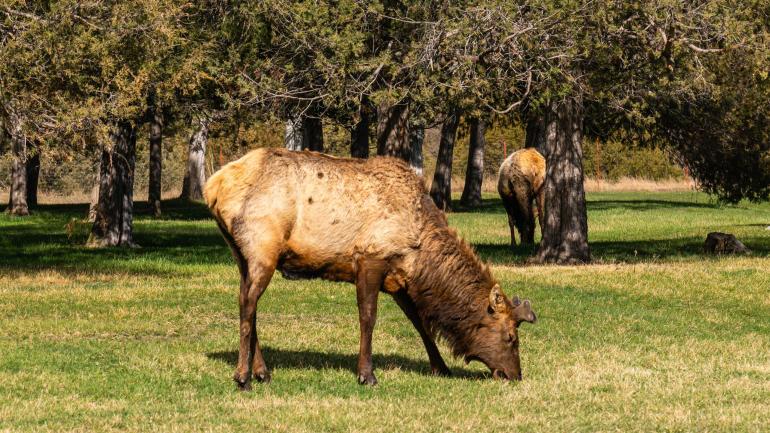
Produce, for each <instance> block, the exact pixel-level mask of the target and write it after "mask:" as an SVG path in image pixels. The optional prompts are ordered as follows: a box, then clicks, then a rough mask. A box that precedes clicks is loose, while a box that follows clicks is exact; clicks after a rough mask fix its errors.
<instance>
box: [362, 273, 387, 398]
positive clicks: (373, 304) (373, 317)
mask: <svg viewBox="0 0 770 433" xmlns="http://www.w3.org/2000/svg"><path fill="white" fill-rule="evenodd" d="M387 270H388V266H387V262H386V261H385V260H367V259H361V260H359V261H358V272H357V274H356V300H357V301H358V322H359V325H360V327H361V341H360V345H359V352H358V383H360V384H362V385H377V378H376V377H374V368H373V367H372V333H373V332H374V323H375V322H376V321H377V295H378V294H379V293H380V289H382V282H383V280H384V279H385V273H386V272H387Z"/></svg>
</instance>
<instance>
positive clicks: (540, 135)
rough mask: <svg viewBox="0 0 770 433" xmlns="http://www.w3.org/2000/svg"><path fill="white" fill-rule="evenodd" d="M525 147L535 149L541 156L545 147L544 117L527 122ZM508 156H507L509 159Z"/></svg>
mask: <svg viewBox="0 0 770 433" xmlns="http://www.w3.org/2000/svg"><path fill="white" fill-rule="evenodd" d="M525 132H526V135H525V137H524V147H534V148H535V149H536V150H537V151H538V152H540V153H541V154H542V153H543V149H544V147H545V119H544V117H543V116H536V117H532V118H530V119H529V120H527V128H526V131H525ZM507 156H508V155H506V157H507Z"/></svg>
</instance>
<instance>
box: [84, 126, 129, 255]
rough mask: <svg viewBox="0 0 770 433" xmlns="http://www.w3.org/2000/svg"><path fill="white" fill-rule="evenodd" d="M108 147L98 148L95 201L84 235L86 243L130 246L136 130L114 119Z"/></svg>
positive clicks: (89, 244)
mask: <svg viewBox="0 0 770 433" xmlns="http://www.w3.org/2000/svg"><path fill="white" fill-rule="evenodd" d="M110 138H111V141H112V147H111V148H107V147H105V148H104V149H103V150H102V160H101V166H100V173H99V201H98V203H97V205H96V218H95V220H94V225H93V227H92V228H91V236H90V237H89V239H88V246H90V247H108V246H127V247H133V246H136V244H134V235H133V225H134V224H133V216H134V167H135V164H136V130H135V129H134V127H133V126H132V125H131V123H129V122H126V121H121V122H118V123H117V124H116V125H115V127H114V129H113V131H112V132H111V133H110Z"/></svg>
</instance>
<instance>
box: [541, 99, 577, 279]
mask: <svg viewBox="0 0 770 433" xmlns="http://www.w3.org/2000/svg"><path fill="white" fill-rule="evenodd" d="M544 125H545V134H544V136H545V140H544V146H543V156H544V157H545V160H546V179H545V185H544V188H545V215H544V218H543V219H544V225H543V239H542V240H541V241H540V248H539V250H538V252H537V254H536V255H535V257H533V259H532V260H533V261H534V262H537V263H558V264H576V263H587V262H589V261H590V260H591V254H590V250H589V248H588V217H587V214H586V203H585V191H584V189H583V162H582V159H583V149H582V139H583V137H582V134H583V103H582V99H580V98H578V97H576V98H574V99H570V100H566V101H562V102H560V103H551V105H550V107H549V109H548V111H547V112H546V115H545V118H544Z"/></svg>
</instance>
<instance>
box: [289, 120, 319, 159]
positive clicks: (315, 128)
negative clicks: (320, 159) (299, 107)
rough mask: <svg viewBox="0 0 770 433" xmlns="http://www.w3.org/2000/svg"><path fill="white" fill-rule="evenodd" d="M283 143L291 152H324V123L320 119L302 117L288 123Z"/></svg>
mask: <svg viewBox="0 0 770 433" xmlns="http://www.w3.org/2000/svg"><path fill="white" fill-rule="evenodd" d="M283 143H284V145H286V148H287V149H289V150H294V151H300V150H313V151H316V152H323V151H324V131H323V122H322V121H321V118H319V117H304V116H303V117H301V118H299V119H289V120H287V121H286V130H285V132H284V135H283Z"/></svg>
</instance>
